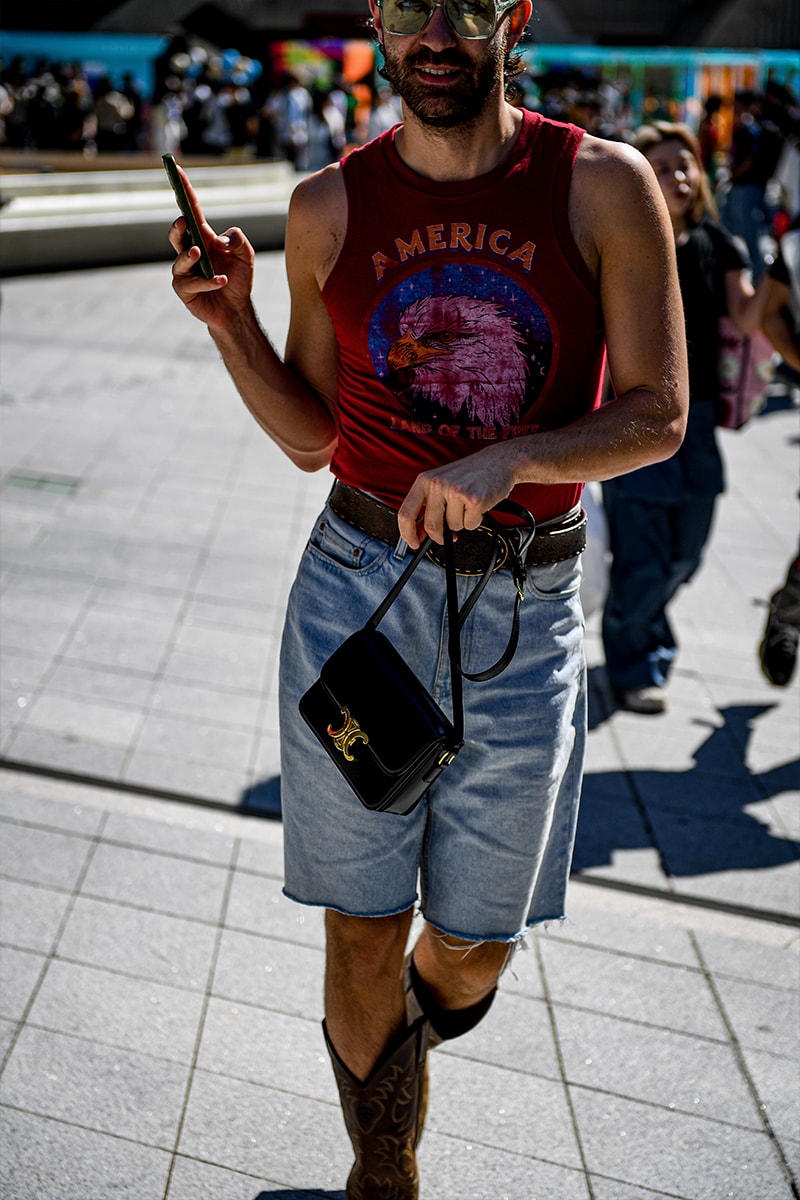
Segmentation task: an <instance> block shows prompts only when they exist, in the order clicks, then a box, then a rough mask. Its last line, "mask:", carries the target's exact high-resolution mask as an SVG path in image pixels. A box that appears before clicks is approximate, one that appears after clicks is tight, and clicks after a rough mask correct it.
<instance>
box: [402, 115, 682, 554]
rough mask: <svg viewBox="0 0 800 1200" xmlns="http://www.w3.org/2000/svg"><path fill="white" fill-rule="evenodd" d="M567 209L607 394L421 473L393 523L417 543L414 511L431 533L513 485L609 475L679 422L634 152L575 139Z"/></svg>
mask: <svg viewBox="0 0 800 1200" xmlns="http://www.w3.org/2000/svg"><path fill="white" fill-rule="evenodd" d="M570 218H571V222H572V227H573V230H574V233H575V238H576V242H577V243H578V246H579V248H580V249H581V252H582V254H583V256H584V258H585V260H586V262H587V266H589V268H590V270H591V271H592V272H593V273H594V274H595V276H596V278H597V280H598V286H599V291H600V297H601V303H602V309H603V316H604V321H605V327H606V337H607V342H608V358H609V370H610V375H611V379H612V383H613V386H614V399H613V400H611V401H610V402H609V403H607V404H604V405H603V406H602V407H601V408H599V409H597V410H596V411H594V412H592V413H587V414H586V415H585V416H583V417H581V418H580V419H578V420H577V421H575V422H573V423H572V424H570V425H568V426H565V427H564V428H563V429H555V430H548V431H540V432H537V433H534V434H530V435H528V436H525V437H520V438H514V439H511V440H509V441H506V442H501V443H494V444H493V445H491V446H488V447H486V448H485V449H483V450H480V451H478V452H477V453H476V454H473V455H470V456H469V457H468V458H464V459H461V460H460V461H458V462H456V463H452V464H450V465H449V466H447V467H443V468H441V469H435V470H432V471H427V472H425V473H424V474H422V475H420V476H419V477H418V478H417V480H416V482H415V483H414V485H413V486H412V488H411V490H410V492H409V494H408V496H407V497H406V499H405V501H404V502H403V505H402V507H401V509H400V530H401V533H402V534H403V537H404V538H405V539H406V541H408V543H409V545H411V546H416V545H418V543H419V534H418V532H417V528H416V526H417V520H418V517H419V515H420V513H421V512H422V510H423V509H424V510H425V516H424V529H425V532H426V533H428V534H430V535H431V536H432V537H433V538H435V539H436V540H437V541H441V540H442V522H443V517H444V512H445V510H446V511H447V520H448V524H449V525H450V527H451V528H453V529H456V530H457V529H461V528H466V529H474V528H475V527H476V526H477V525H478V524H480V521H481V517H482V514H483V513H484V512H486V511H487V510H488V509H489V508H491V507H492V506H493V505H494V504H496V503H497V502H498V501H499V500H501V499H504V498H505V497H506V496H508V494H509V492H510V491H511V489H512V488H513V487H514V486H515V485H516V484H518V483H527V482H531V483H545V484H550V483H568V482H580V483H582V482H585V481H587V480H601V479H609V478H611V477H612V476H615V475H621V474H625V473H626V472H628V471H632V470H635V469H636V468H638V467H642V466H647V465H648V464H650V463H654V462H658V461H660V460H661V459H664V458H669V457H670V455H672V454H674V452H675V451H676V450H677V449H678V447H679V446H680V443H681V441H682V438H683V433H684V430H685V425H686V411H687V407H688V376H687V367H686V345H685V332H684V320H683V308H682V304H681V298H680V290H679V286H678V277H677V269H676V266H675V252H674V244H673V236H672V230H671V226H670V224H669V218H668V216H667V213H666V208H665V205H664V200H663V197H662V195H661V191H660V189H659V188H658V185H657V183H656V180H655V177H654V176H653V173H652V171H651V170H650V168H649V167H648V165H647V163H646V161H645V160H644V159H643V158H642V157H641V156H640V155H638V154H637V153H636V152H635V151H631V150H629V149H628V148H627V147H623V146H621V145H616V144H613V143H605V142H599V141H597V139H594V138H589V139H586V146H585V150H584V149H582V151H581V154H580V155H579V159H578V162H577V163H576V168H575V173H574V177H573V184H572V196H571V203H570Z"/></svg>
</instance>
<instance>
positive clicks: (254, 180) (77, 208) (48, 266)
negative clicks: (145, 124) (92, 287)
mask: <svg viewBox="0 0 800 1200" xmlns="http://www.w3.org/2000/svg"><path fill="white" fill-rule="evenodd" d="M297 179H298V176H297V175H296V174H295V172H294V171H293V170H292V168H291V167H290V166H289V165H288V164H284V163H262V164H253V165H247V166H219V167H200V168H196V169H193V170H192V181H193V183H194V184H195V187H196V188H197V191H198V194H199V196H200V198H201V201H202V203H203V208H204V211H205V214H206V217H207V218H208V220H209V222H210V223H211V224H212V225H213V226H214V228H215V229H218V230H219V231H220V232H221V231H222V230H225V229H228V228H230V227H231V226H233V225H239V226H241V228H242V229H244V231H245V233H246V234H247V236H248V238H249V239H250V241H251V242H252V243H253V245H254V246H255V248H256V250H274V249H279V248H280V247H281V246H283V243H284V237H285V232H286V213H287V210H288V205H289V198H290V196H291V193H292V191H293V189H294V187H295V185H296V183H297ZM2 199H3V207H2V209H0V270H1V271H2V273H3V274H4V275H18V274H25V273H28V272H37V271H46V270H60V269H65V268H70V269H74V268H80V267H96V266H103V265H118V264H124V263H135V262H154V261H159V260H162V259H169V258H172V255H173V251H172V247H171V246H170V244H169V241H168V240H167V235H168V231H169V227H170V225H171V224H172V222H173V221H174V219H175V217H176V216H177V212H178V209H177V206H176V205H175V202H174V200H173V198H172V193H171V191H170V187H169V183H168V181H167V178H166V176H165V175H164V173H163V171H161V170H158V169H156V170H151V169H142V170H131V171H98V172H91V173H90V172H63V173H53V174H49V173H47V174H44V173H43V174H18V175H6V176H4V178H3V181H2Z"/></svg>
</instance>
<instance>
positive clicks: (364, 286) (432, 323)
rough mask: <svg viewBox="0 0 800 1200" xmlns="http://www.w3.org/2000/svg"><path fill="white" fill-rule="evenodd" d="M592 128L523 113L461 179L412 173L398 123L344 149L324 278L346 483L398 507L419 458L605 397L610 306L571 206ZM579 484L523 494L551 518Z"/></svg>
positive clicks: (458, 453)
mask: <svg viewBox="0 0 800 1200" xmlns="http://www.w3.org/2000/svg"><path fill="white" fill-rule="evenodd" d="M582 137H583V131H582V130H580V129H578V128H576V127H575V126H570V125H563V124H559V123H557V122H553V121H548V120H546V119H544V118H542V117H541V116H539V115H538V114H534V113H529V112H525V113H524V114H523V123H522V128H521V131H520V134H519V137H518V138H517V141H516V143H515V144H514V147H513V148H512V150H511V152H510V154H509V155H508V157H507V158H506V159H505V160H504V161H503V162H502V163H501V164H500V165H499V166H498V167H496V168H495V169H494V170H493V171H490V172H489V173H488V174H487V175H483V176H480V177H479V178H477V179H468V180H463V181H459V182H455V183H451V182H448V183H437V182H434V181H432V180H430V179H426V178H424V177H422V176H420V175H417V174H416V173H415V172H413V171H411V170H410V169H409V168H408V167H407V166H406V165H405V164H404V163H403V161H402V160H401V159H400V157H399V155H398V153H397V150H396V149H395V146H394V131H393V130H390V131H389V132H387V133H385V134H382V135H381V136H380V137H378V138H376V139H375V140H374V141H372V142H369V143H368V144H367V145H366V146H363V147H361V148H360V149H358V150H354V151H352V152H351V153H350V154H349V155H348V156H347V157H346V158H345V159H344V161H343V163H342V171H343V176H344V183H345V188H346V193H347V232H346V235H345V239H344V243H343V245H342V249H341V251H340V253H339V256H338V258H337V261H336V263H335V265H334V268H333V270H332V271H331V274H330V276H329V278H328V280H327V281H326V283H325V286H324V288H323V292H322V297H323V300H324V302H325V305H326V307H327V309H328V312H329V313H330V317H331V320H332V322H333V326H334V329H335V332H336V338H337V343H338V405H339V425H340V428H339V442H338V445H337V448H336V452H335V454H334V456H333V460H332V463H331V470H332V471H333V473H334V474H335V475H336V476H337V477H338V478H339V479H341V480H343V482H344V483H348V484H350V485H351V486H352V487H357V488H360V489H361V490H362V491H366V492H369V493H371V494H372V495H374V496H377V497H378V498H379V499H380V500H383V501H384V502H385V503H386V504H390V505H391V506H392V507H393V508H397V507H399V505H400V504H401V502H402V500H403V499H404V497H405V495H406V493H407V492H408V489H409V488H410V486H411V484H412V483H413V481H414V479H415V478H416V476H417V475H418V474H419V472H420V471H425V470H428V469H430V468H431V467H434V466H438V465H440V464H442V463H444V462H450V461H452V460H453V459H456V458H461V457H463V456H464V455H467V454H472V453H474V452H475V451H476V450H479V449H480V448H481V447H482V446H486V445H487V444H489V443H490V442H495V441H498V440H500V439H503V438H509V437H519V436H521V435H525V434H530V433H535V431H536V430H537V429H554V428H558V427H560V426H563V425H567V424H569V423H570V422H571V421H574V420H575V419H576V418H577V417H579V416H581V415H582V414H583V413H586V412H588V411H589V410H591V409H592V408H594V407H596V406H597V405H598V404H599V402H600V388H601V382H602V372H603V363H604V339H603V329H602V320H601V312H600V304H599V299H598V296H597V288H596V286H595V284H594V281H593V280H592V278H591V275H590V273H589V271H588V269H587V267H586V265H585V263H584V261H583V259H582V258H581V255H580V252H579V251H578V248H577V247H576V245H575V243H574V241H573V239H572V235H571V233H570V230H569V221H568V210H567V201H568V194H569V186H570V179H571V175H572V169H573V165H574V161H575V156H576V154H577V151H578V147H579V145H580V142H581V138H582ZM582 486H583V485H582V484H578V483H566V484H559V485H543V484H522V485H520V486H519V487H517V488H515V489H514V491H513V493H512V497H513V498H514V499H515V500H518V501H519V503H521V504H524V505H525V506H526V507H527V508H528V509H529V510H530V511H531V512H532V513H533V514H534V516H535V517H536V519H537V520H539V521H544V520H547V519H548V518H550V517H554V516H558V515H560V514H561V513H564V512H567V511H568V510H569V509H571V508H572V507H573V506H574V505H575V504H576V503H577V502H578V500H579V499H580V495H581V491H582Z"/></svg>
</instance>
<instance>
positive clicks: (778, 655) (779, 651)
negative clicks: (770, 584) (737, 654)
mask: <svg viewBox="0 0 800 1200" xmlns="http://www.w3.org/2000/svg"><path fill="white" fill-rule="evenodd" d="M781 591H783V589H781ZM781 591H778V592H776V593H775V595H774V596H773V597H772V599H771V601H770V613H769V616H768V617H767V624H766V628H765V629H764V637H763V638H762V641H761V645H760V646H759V648H758V657H759V661H760V662H761V670H762V671H763V672H764V674H765V675H766V677H767V679H768V680H769V681H770V683H774V684H775V686H776V687H786V685H787V683H789V682H790V680H791V678H792V675H793V674H794V667H795V663H796V662H797V641H798V632H799V631H798V627H797V625H796V624H788V623H787V622H786V621H782V620H781V616H782V613H781V609H780V603H779V601H780V598H781Z"/></svg>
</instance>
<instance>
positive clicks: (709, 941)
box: [0, 254, 800, 1200]
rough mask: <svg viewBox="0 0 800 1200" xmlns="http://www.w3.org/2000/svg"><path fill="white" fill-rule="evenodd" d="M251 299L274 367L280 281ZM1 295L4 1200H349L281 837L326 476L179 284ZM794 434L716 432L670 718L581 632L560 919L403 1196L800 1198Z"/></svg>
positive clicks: (110, 279)
mask: <svg viewBox="0 0 800 1200" xmlns="http://www.w3.org/2000/svg"><path fill="white" fill-rule="evenodd" d="M257 288H258V294H257V299H258V303H259V308H260V310H261V312H262V315H263V317H264V321H265V324H266V325H267V327H268V328H269V329H270V331H271V333H272V334H273V336H274V338H275V340H276V342H277V343H278V344H280V343H281V342H282V340H283V336H284V331H285V321H286V292H285V285H284V283H283V277H282V262H281V256H280V255H279V254H264V255H260V256H259V263H258V284H257ZM4 293H5V294H4V315H3V329H2V336H3V346H2V352H3V363H2V367H3V369H2V380H1V381H0V388H1V391H0V401H1V403H0V416H2V423H3V439H2V441H3V450H2V476H1V477H0V485H1V486H2V507H1V508H0V516H1V517H2V522H3V543H2V552H3V565H2V581H1V582H2V595H1V599H2V613H3V620H2V628H1V630H0V632H2V638H3V646H4V649H3V672H2V688H3V700H4V704H3V731H2V742H0V754H2V763H0V821H2V830H3V836H2V853H3V857H2V866H1V867H0V887H1V889H2V890H1V891H0V895H1V896H2V904H3V908H2V928H1V929H0V941H1V942H2V952H3V967H2V1002H1V1006H0V1038H2V1042H1V1043H0V1047H1V1049H0V1052H2V1054H3V1067H2V1077H1V1078H0V1113H2V1118H3V1121H4V1125H5V1127H6V1128H5V1133H4V1143H3V1144H4V1154H3V1157H2V1162H0V1190H2V1192H3V1194H4V1195H7V1196H9V1197H10V1198H12V1200H28V1198H30V1200H33V1198H34V1197H35V1198H36V1200H51V1198H53V1200H55V1198H58V1200H62V1198H63V1200H67V1198H69V1200H106V1198H107V1197H110V1196H111V1195H113V1196H119V1197H127V1196H130V1197H136V1200H151V1198H152V1200H156V1198H158V1200H160V1198H161V1197H169V1200H184V1198H186V1200H188V1198H189V1197H192V1200H194V1198H196V1197H200V1196H209V1197H211V1196H213V1197H214V1198H215V1200H269V1198H271V1197H275V1198H276V1200H277V1197H286V1198H287V1200H291V1198H292V1197H299V1196H304V1195H309V1196H312V1195H317V1196H326V1195H327V1196H330V1197H339V1198H341V1197H342V1195H343V1191H342V1189H343V1187H344V1179H345V1177H346V1173H347V1169H348V1166H349V1162H350V1155H349V1149H348V1145H347V1142H346V1136H345V1133H344V1128H343V1125H342V1122H341V1117H340V1115H339V1111H338V1106H337V1104H336V1098H335V1092H334V1086H333V1080H332V1076H331V1073H330V1068H329V1066H328V1063H327V1060H326V1057H325V1051H324V1046H323V1042H322V1037H321V1033H320V1029H319V1021H320V1018H321V976H322V935H321V923H320V916H319V914H318V913H316V912H314V911H313V910H305V909H302V908H298V907H297V906H294V905H291V904H289V902H287V901H285V900H284V899H283V898H282V896H281V892H280V888H281V870H282V868H281V826H280V822H279V821H277V820H271V819H265V818H267V817H269V816H273V817H274V816H275V815H276V814H277V812H278V809H277V804H276V800H277V795H278V788H277V776H278V762H277V740H276V737H277V734H276V726H277V710H276V700H275V660H276V652H277V639H278V634H279V630H280V623H281V617H282V610H283V605H284V601H285V596H286V591H287V588H288V585H289V582H290V579H291V576H292V573H293V569H294V564H295V562H296V560H297V557H298V555H299V553H300V551H301V548H302V545H303V542H304V539H305V536H306V533H307V529H308V527H309V525H310V523H311V521H312V520H313V517H314V515H315V513H316V511H317V509H318V507H319V505H320V503H321V500H322V498H323V496H324V494H325V491H326V490H327V486H328V480H327V478H326V477H324V476H322V475H320V476H312V477H309V476H305V475H301V474H300V473H298V472H295V471H294V469H293V468H291V466H290V465H289V464H288V463H286V462H285V461H284V459H283V458H282V456H281V455H280V454H279V452H278V451H277V450H275V449H274V447H272V446H271V444H270V443H269V441H268V439H267V438H266V437H265V436H264V435H263V434H261V433H260V431H259V430H258V429H257V427H256V426H255V424H254V423H253V422H252V420H251V418H250V417H249V416H248V415H247V414H246V412H244V410H243V409H242V407H241V404H240V402H239V401H238V400H237V398H236V396H235V394H234V392H233V389H232V387H231V385H230V383H229V382H228V380H227V377H226V375H225V372H224V370H223V368H222V367H221V365H220V363H219V362H218V360H217V358H216V355H215V353H214V351H213V349H212V347H211V345H210V343H209V341H208V339H207V337H206V335H205V333H204V331H203V330H202V329H201V327H200V326H199V325H196V324H195V323H193V322H192V321H191V319H190V318H189V317H188V316H187V315H186V314H185V313H184V312H183V310H182V309H181V307H180V305H179V304H178V302H177V301H176V300H175V299H174V297H173V296H172V294H171V292H170V289H169V285H168V269H167V268H166V267H165V266H164V265H163V264H160V265H146V266H137V267H128V268H115V269H105V270H93V271H86V272H80V273H65V274H60V275H52V276H38V277H20V278H16V279H11V280H8V281H7V282H6V283H5V285H4ZM796 445H797V413H796V410H792V409H791V408H790V407H788V406H786V405H781V404H780V403H779V402H774V403H773V404H771V405H770V406H769V409H768V411H767V412H765V414H764V415H762V416H761V417H759V418H758V419H757V420H755V421H754V422H753V423H752V425H751V426H750V427H749V428H748V429H747V430H745V431H743V432H742V433H740V434H731V435H726V436H725V437H724V448H725V455H726V459H727V462H728V474H729V482H730V487H729V493H728V495H727V496H726V497H725V498H724V500H723V502H722V505H721V508H720V513H719V518H718V521H717V525H716V528H715V532H714V536H713V541H712V545H711V547H710V550H709V554H708V560H707V563H706V564H705V566H704V568H703V569H702V571H701V572H700V574H699V575H698V577H697V579H696V580H695V581H694V582H693V583H692V584H691V585H690V586H689V587H688V588H686V589H685V591H684V593H683V595H682V596H681V598H680V600H679V601H678V603H677V605H676V610H675V621H676V626H677V629H678V633H679V636H680V639H681V642H682V651H681V655H680V659H679V662H678V667H677V671H676V675H675V679H674V682H673V683H672V684H671V687H670V700H671V709H670V712H669V714H668V715H667V716H665V717H661V718H655V719H648V718H641V717H634V716H632V715H630V714H625V713H620V712H617V711H614V709H613V707H612V706H611V705H610V704H609V702H608V697H607V695H606V691H605V688H604V682H603V670H602V654H601V649H600V644H599V638H598V632H597V625H598V614H597V612H594V613H592V614H590V616H589V622H588V636H587V654H588V658H589V663H590V669H591V681H592V705H591V710H592V712H591V724H592V730H591V734H590V747H589V762H588V772H587V779H586V787H585V795H584V805H583V812H582V818H581V826H580V832H579V839H578V847H577V852H576V861H575V867H576V872H577V874H576V878H575V879H574V882H573V886H572V891H571V902H570V919H569V921H568V922H567V923H565V924H564V925H563V926H560V927H557V928H556V927H553V928H551V929H550V930H549V931H547V932H542V933H541V934H539V935H537V936H536V937H534V938H532V939H530V947H529V951H528V953H526V954H520V955H518V957H517V958H516V960H515V964H514V968H513V971H512V972H509V973H508V974H507V975H506V977H505V978H504V981H503V984H502V995H501V997H500V999H499V1001H498V1002H497V1004H496V1005H495V1006H494V1008H493V1010H492V1012H491V1014H490V1016H489V1017H488V1018H487V1020H486V1022H485V1023H484V1024H483V1025H482V1026H480V1028H479V1029H478V1030H476V1031H474V1032H473V1033H472V1034H470V1035H468V1036H467V1037H466V1038H464V1039H461V1040H460V1041H459V1042H457V1043H454V1044H453V1046H452V1047H451V1048H448V1049H447V1050H440V1051H437V1052H436V1054H435V1055H433V1059H432V1075H433V1080H432V1089H433V1090H432V1101H431V1109H430V1117H429V1121H428V1127H427V1130H426V1134H425V1138H424V1140H423V1143H422V1148H421V1165H422V1172H423V1189H422V1200H502V1198H503V1197H507V1198H508V1200H534V1198H536V1200H573V1198H575V1200H577V1198H580V1200H585V1198H588V1200H645V1198H649V1200H654V1198H659V1197H672V1198H673V1200H722V1198H727V1197H733V1198H735V1200H789V1198H790V1197H797V1196H798V1195H800V1190H798V1183H797V1180H798V1177H799V1176H800V1134H798V1129H800V1122H798V1117H799V1116H800V1104H799V1103H798V1087H797V1078H798V1063H797V1060H798V1057H799V1056H798V1044H797V1028H798V1025H797V1014H798V1007H800V978H799V977H798V936H797V926H798V919H799V918H800V913H799V912H798V910H799V909H800V903H799V901H800V895H799V889H798V869H797V861H798V846H800V829H798V817H797V803H796V801H797V794H798V784H799V783H800V779H799V778H798V753H797V751H798V746H797V741H798V739H797V729H798V720H797V718H798V693H799V691H800V689H798V685H797V680H795V682H794V683H793V685H792V686H791V687H789V688H787V689H775V688H771V687H770V686H769V685H768V684H767V683H766V681H765V680H764V679H763V678H762V676H761V675H760V672H759V669H758V663H757V658H756V646H757V643H758V640H759V637H760V632H761V629H762V626H763V622H764V615H765V610H764V607H763V603H762V602H763V600H764V599H765V598H766V596H767V595H768V594H769V593H770V592H771V591H772V590H774V588H775V587H777V586H778V584H779V583H780V582H781V579H782V577H783V575H784V573H785V570H786V566H787V563H788V558H789V555H790V553H791V552H792V549H793V546H794V543H795V540H796V533H797V511H796V492H797V469H796ZM259 814H260V815H259ZM792 1171H793V1172H794V1175H792Z"/></svg>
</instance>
